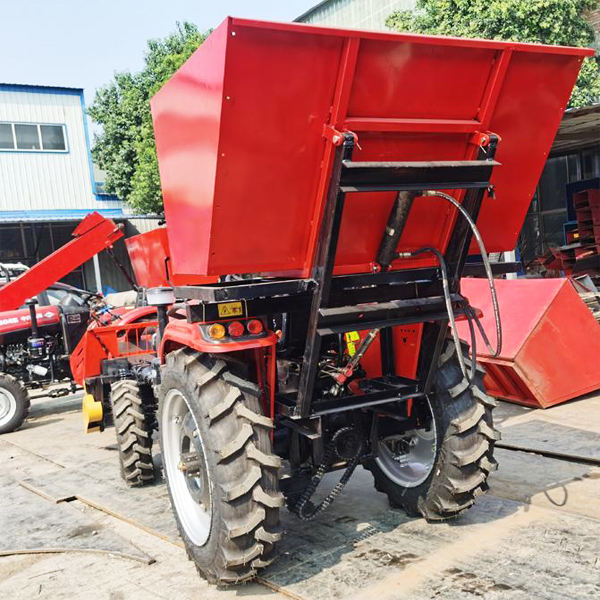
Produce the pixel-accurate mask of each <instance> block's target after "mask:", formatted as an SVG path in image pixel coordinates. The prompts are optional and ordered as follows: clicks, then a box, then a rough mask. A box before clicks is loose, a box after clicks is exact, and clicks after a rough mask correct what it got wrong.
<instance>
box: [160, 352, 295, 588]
mask: <svg viewBox="0 0 600 600" xmlns="http://www.w3.org/2000/svg"><path fill="white" fill-rule="evenodd" d="M272 426H273V424H272V421H271V419H270V418H268V417H266V416H264V415H263V414H262V411H261V408H260V402H259V395H258V388H257V386H256V385H255V384H253V383H251V382H249V381H246V380H243V379H241V378H239V377H237V376H235V375H233V374H232V373H230V372H229V370H228V369H227V364H226V362H225V361H223V360H220V359H218V358H214V357H212V356H208V355H201V354H199V353H197V352H194V351H192V350H190V349H187V348H186V349H181V350H176V351H174V352H171V353H170V354H169V355H167V359H166V365H165V366H164V367H163V368H162V373H161V386H160V394H159V431H160V440H161V449H162V454H163V464H164V470H165V477H166V480H167V486H168V489H169V495H170V498H171V506H172V508H173V513H174V515H175V519H176V522H177V526H178V528H179V532H180V535H181V538H182V539H183V541H184V543H185V547H186V550H187V553H188V557H189V558H190V559H191V560H193V561H194V563H195V565H196V568H197V570H198V572H199V573H200V574H201V575H202V576H203V577H204V578H205V579H206V580H208V581H209V582H210V583H216V584H221V585H223V584H232V583H240V582H243V581H247V580H249V579H252V578H253V577H254V576H255V574H256V572H257V569H259V568H261V567H265V566H267V565H268V564H270V562H271V561H272V560H273V557H274V544H275V542H276V541H278V540H279V539H280V537H281V532H280V525H279V509H280V507H281V506H282V505H283V503H284V499H283V496H282V494H281V493H280V492H279V482H278V470H279V468H280V466H281V459H280V458H279V457H278V456H275V455H274V454H273V453H272V448H271V439H270V435H269V432H270V429H271V428H272Z"/></svg>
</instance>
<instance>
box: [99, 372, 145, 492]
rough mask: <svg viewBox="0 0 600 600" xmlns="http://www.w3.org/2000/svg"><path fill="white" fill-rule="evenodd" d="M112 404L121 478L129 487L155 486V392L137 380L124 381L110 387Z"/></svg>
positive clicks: (116, 382)
mask: <svg viewBox="0 0 600 600" xmlns="http://www.w3.org/2000/svg"><path fill="white" fill-rule="evenodd" d="M110 403H111V406H112V415H113V419H114V424H115V431H116V434H117V446H118V448H119V463H120V467H121V477H122V478H123V480H124V481H125V483H126V484H127V485H128V486H129V487H141V486H143V485H147V484H149V483H152V482H153V481H154V465H153V463H152V429H153V421H154V418H153V415H152V404H153V400H152V390H151V389H150V387H149V386H145V385H140V384H138V382H137V381H135V380H133V379H121V380H119V381H115V382H114V383H113V384H112V385H111V386H110Z"/></svg>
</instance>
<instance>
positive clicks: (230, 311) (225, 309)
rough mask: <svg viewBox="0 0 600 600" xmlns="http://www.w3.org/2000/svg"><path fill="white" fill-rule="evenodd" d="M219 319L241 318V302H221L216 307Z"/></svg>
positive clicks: (242, 311)
mask: <svg viewBox="0 0 600 600" xmlns="http://www.w3.org/2000/svg"><path fill="white" fill-rule="evenodd" d="M218 311H219V317H221V318H222V319H228V318H229V317H241V316H242V315H243V314H244V309H243V308H242V303H241V302H223V304H219V305H218Z"/></svg>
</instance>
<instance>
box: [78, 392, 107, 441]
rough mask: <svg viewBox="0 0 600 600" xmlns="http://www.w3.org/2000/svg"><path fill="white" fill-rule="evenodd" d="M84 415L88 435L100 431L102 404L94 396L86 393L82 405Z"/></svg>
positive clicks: (85, 429) (84, 424) (84, 425)
mask: <svg viewBox="0 0 600 600" xmlns="http://www.w3.org/2000/svg"><path fill="white" fill-rule="evenodd" d="M81 410H82V413H83V428H84V431H85V432H86V433H92V432H93V431H100V426H101V425H102V416H103V410H102V402H97V401H96V400H95V399H94V396H92V394H88V393H87V392H85V394H84V396H83V401H82V403H81Z"/></svg>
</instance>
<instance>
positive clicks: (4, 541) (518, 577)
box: [0, 395, 600, 600]
mask: <svg viewBox="0 0 600 600" xmlns="http://www.w3.org/2000/svg"><path fill="white" fill-rule="evenodd" d="M79 403H80V397H78V396H70V397H67V398H61V399H56V400H50V399H39V400H36V401H34V403H33V407H32V413H31V418H30V419H29V420H28V422H27V423H26V425H25V426H24V427H23V428H22V429H21V430H20V431H17V432H15V433H12V434H7V435H4V436H1V437H0V464H1V465H2V467H1V468H0V490H1V491H0V533H1V536H0V598H11V599H15V600H17V599H21V598H22V599H28V600H29V599H31V598H52V599H53V600H54V599H67V598H68V599H72V598H84V599H85V598H94V599H104V598H106V599H110V600H121V599H123V600H125V599H127V600H128V599H130V598H131V599H136V598H144V599H152V598H178V599H185V598H201V599H203V600H213V599H219V600H226V599H229V598H240V597H247V598H252V599H253V600H260V599H262V598H269V599H271V598H296V599H298V598H302V599H313V598H314V599H317V600H320V599H323V600H328V599H332V598H344V599H345V598H357V599H364V600H367V599H369V600H384V599H388V598H389V599H390V600H391V599H400V598H402V599H409V600H417V599H419V600H422V599H426V598H436V599H448V600H456V599H470V600H472V599H473V598H484V599H490V600H494V599H503V600H504V599H509V600H511V599H523V600H525V599H527V600H529V599H532V598H536V599H537V598H548V599H561V600H562V599H563V598H569V599H574V598H586V599H588V598H599V597H600V502H599V501H598V499H599V498H600V467H599V466H596V465H598V462H599V461H600V395H599V396H594V397H588V398H585V399H581V400H578V401H574V402H570V403H568V404H565V405H562V406H558V407H554V408H551V409H548V410H546V411H538V410H529V409H525V408H522V407H518V406H514V405H510V404H501V405H500V407H499V408H498V409H497V410H496V413H495V417H496V421H497V423H498V424H499V426H500V429H501V430H502V432H503V440H502V443H503V444H505V445H506V446H510V447H512V448H513V449H505V448H498V449H497V451H496V455H497V458H498V461H499V463H500V469H499V470H498V472H497V473H495V474H494V475H493V476H492V478H491V481H490V485H491V488H490V492H489V493H488V494H487V495H486V496H483V497H480V498H478V501H477V503H476V505H475V506H474V507H473V508H472V509H471V510H470V511H468V512H467V514H466V515H465V516H464V517H462V518H461V519H459V520H457V521H455V522H452V523H442V524H435V525H433V524H428V523H426V522H425V521H424V520H422V519H410V518H408V517H406V515H404V513H402V512H401V511H397V510H391V509H390V508H389V506H388V504H387V501H386V499H385V497H384V496H383V495H381V494H379V493H377V492H376V491H375V490H374V488H373V485H372V479H371V476H370V474H369V473H367V472H366V471H363V470H362V469H360V470H359V471H357V473H356V474H355V475H354V477H353V479H352V480H351V482H350V484H349V485H348V487H347V488H346V490H345V492H344V493H343V494H342V496H341V497H340V498H339V499H338V500H337V501H336V502H335V503H334V504H333V505H332V506H331V508H330V509H329V510H328V511H326V512H325V513H324V514H322V515H320V516H319V517H318V518H317V519H315V521H313V522H311V523H310V524H306V523H301V522H299V521H298V520H297V519H295V518H294V517H292V516H291V515H289V514H288V513H285V514H284V516H283V520H284V527H285V529H286V535H285V536H284V539H283V540H282V542H281V544H280V547H279V548H280V556H279V558H278V560H277V562H276V563H274V564H273V565H272V566H271V567H269V568H268V569H267V570H266V571H265V572H264V573H263V575H262V577H261V578H260V579H259V580H258V581H257V582H254V583H251V584H246V585H243V586H238V587H232V588H226V589H217V588H216V587H214V586H209V585H208V584H206V583H205V582H204V581H203V580H202V579H200V578H199V577H198V575H197V574H196V571H195V569H194V567H193V565H192V563H190V562H189V561H188V560H187V559H186V555H185V551H184V550H183V549H182V547H181V542H180V541H179V539H178V537H177V533H176V531H175V527H174V523H173V518H172V516H171V512H170V507H169V502H168V499H167V497H166V491H165V486H164V484H163V483H162V482H158V483H157V484H156V485H153V486H151V487H148V488H144V489H141V490H128V489H126V488H125V487H124V486H123V485H122V484H121V482H120V479H119V474H118V463H117V451H116V446H115V440H114V432H113V431H112V429H110V430H107V431H106V432H104V433H97V434H91V435H84V434H83V433H82V425H81V418H80V414H79ZM514 448H526V449H528V450H531V451H533V452H527V453H526V452H522V451H517V450H515V449H514ZM540 452H541V453H540ZM544 452H546V453H547V452H553V453H558V454H562V455H567V456H565V457H563V458H562V459H557V458H549V457H548V456H545V455H544ZM569 455H573V456H572V457H570V456H569ZM594 462H595V463H596V464H594ZM333 481H335V477H330V480H329V481H328V482H326V483H325V484H324V485H327V484H328V485H329V487H331V485H333V483H332V482H333Z"/></svg>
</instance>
